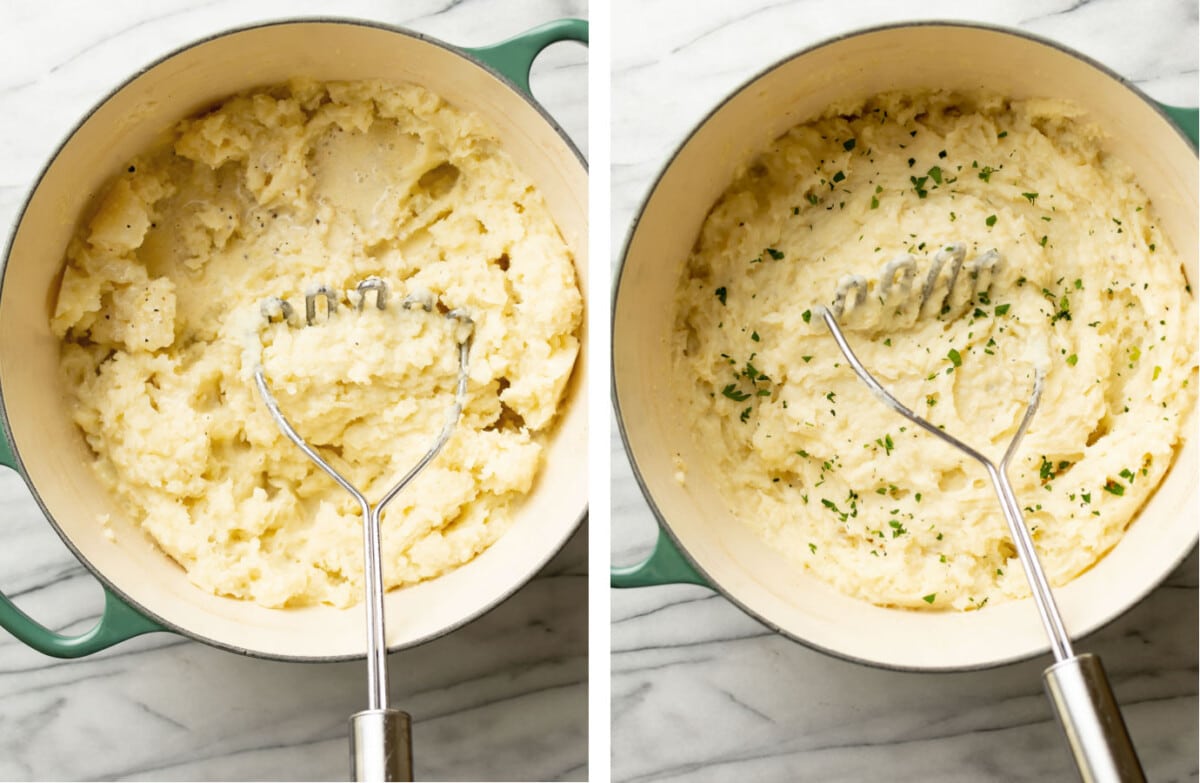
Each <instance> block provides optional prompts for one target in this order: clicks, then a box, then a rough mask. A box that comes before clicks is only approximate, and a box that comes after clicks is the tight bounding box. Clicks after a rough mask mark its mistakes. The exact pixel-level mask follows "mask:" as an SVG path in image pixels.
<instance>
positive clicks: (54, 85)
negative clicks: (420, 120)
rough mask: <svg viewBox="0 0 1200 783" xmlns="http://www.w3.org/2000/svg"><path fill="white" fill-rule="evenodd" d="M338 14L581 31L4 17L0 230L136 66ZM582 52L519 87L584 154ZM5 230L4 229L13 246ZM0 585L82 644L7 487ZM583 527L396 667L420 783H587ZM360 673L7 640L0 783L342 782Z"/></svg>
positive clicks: (577, 1) (179, 13) (64, 12)
mask: <svg viewBox="0 0 1200 783" xmlns="http://www.w3.org/2000/svg"><path fill="white" fill-rule="evenodd" d="M321 15H336V16H343V17H353V18H363V19H369V20H374V21H378V22H385V23H392V24H398V25H402V26H405V27H409V28H411V29H414V30H418V31H420V32H423V33H426V34H429V35H432V36H434V37H437V38H440V39H442V40H444V41H448V42H451V43H454V44H459V45H464V46H477V45H483V44H488V43H494V42H496V41H499V40H502V39H504V38H507V37H508V36H510V35H513V34H516V33H519V32H521V31H523V30H525V29H527V28H529V27H532V26H534V25H535V24H538V23H541V22H543V21H547V20H550V19H555V18H560V17H566V16H586V15H587V5H586V2H584V0H528V1H527V2H522V3H516V4H514V3H509V2H501V1H500V0H453V1H451V0H420V1H418V2H405V3H395V2H383V0H347V1H346V2H340V3H337V4H332V3H328V2H315V1H314V0H295V1H294V0H273V1H271V2H257V1H247V0H239V1H238V2H231V1H229V0H225V1H224V2H213V1H211V0H209V1H207V2H202V1H196V0H169V1H167V2H155V3H146V2H135V1H134V0H113V1H112V2H105V3H74V2H72V3H65V2H49V3H45V2H42V3H36V2H17V3H7V2H6V3H3V4H0V66H2V67H0V223H3V224H4V225H5V226H6V227H7V226H9V225H11V223H12V221H13V220H14V219H15V217H16V214H17V211H18V210H19V208H20V205H21V203H22V201H23V200H24V198H25V196H26V194H27V192H28V190H29V188H30V187H31V186H32V184H33V180H34V178H35V177H36V175H37V173H38V171H39V170H40V168H41V167H42V165H43V164H44V163H45V161H46V160H47V158H48V157H49V156H50V154H51V153H52V151H53V150H54V148H55V147H56V145H57V144H58V143H59V142H60V141H61V139H62V138H63V137H64V136H65V135H66V134H67V133H68V132H69V130H70V129H71V128H72V127H73V125H74V124H75V122H77V121H78V119H79V118H80V117H81V116H82V115H83V113H84V112H85V111H87V110H88V109H90V108H91V107H92V106H93V105H94V104H95V103H97V102H98V101H99V100H100V99H101V98H102V97H103V96H104V95H105V94H106V93H107V92H108V91H109V90H110V89H112V88H113V87H115V86H116V85H117V84H119V83H120V82H122V81H123V80H124V79H125V78H127V77H128V76H129V75H130V74H132V73H133V72H134V71H136V70H137V69H138V68H140V67H142V66H143V65H145V64H147V63H149V62H152V61H153V60H155V59H156V58H158V57H160V56H161V55H163V54H166V53H167V52H169V51H171V50H173V49H175V48H177V47H179V46H181V45H183V44H186V43H188V42H190V41H192V40H194V39H197V38H199V37H202V36H205V35H208V34H212V33H216V32H219V31H222V30H225V29H228V28H230V27H234V26H239V25H244V24H248V23H252V22H257V21H263V20H271V19H279V18H284V17H295V16H321ZM586 62H587V50H586V49H585V48H584V47H581V46H578V45H576V44H567V45H560V46H555V47H552V48H551V49H549V50H547V52H546V53H545V54H544V55H543V56H542V57H540V58H539V59H538V61H537V64H536V65H535V68H534V74H533V78H532V84H533V90H534V93H535V94H536V95H538V97H539V99H541V100H542V102H543V103H544V104H545V105H546V106H547V108H548V110H549V112H550V113H551V115H552V116H554V117H555V118H557V119H558V120H559V122H560V123H561V124H562V125H563V126H564V127H565V128H566V130H567V131H568V132H569V133H570V134H571V136H572V137H573V138H574V139H575V140H576V142H577V144H578V145H579V146H580V148H581V149H583V150H584V151H585V153H586V150H587V90H586V84H587V81H586ZM6 233H7V232H6ZM0 537H2V538H3V541H4V544H3V546H0V589H2V590H4V591H5V592H6V593H7V594H8V595H10V596H13V597H14V599H15V600H16V601H17V602H18V604H19V605H20V606H21V607H22V608H23V609H25V610H26V611H28V612H29V613H30V614H32V615H34V616H35V617H37V618H38V619H40V620H41V621H42V622H44V623H46V624H47V625H49V626H51V627H53V628H55V629H56V630H60V631H63V632H66V633H81V632H83V631H85V630H87V629H88V628H90V627H91V626H92V624H93V623H94V621H95V618H96V617H97V616H98V614H99V610H100V605H101V604H100V599H101V591H100V589H99V587H98V585H97V583H96V582H95V581H94V580H93V579H92V578H91V577H90V575H89V574H88V573H87V572H86V571H85V570H84V569H83V567H81V566H80V565H79V564H78V563H77V562H76V560H75V559H74V558H73V557H72V556H71V554H70V553H69V552H68V550H67V549H66V547H65V546H64V545H63V544H62V542H61V541H60V540H59V539H58V538H57V536H56V535H55V534H54V532H53V531H52V529H51V528H50V526H49V525H47V524H46V522H45V520H44V519H43V518H42V516H41V513H40V512H39V510H38V508H37V507H36V505H35V504H34V503H33V501H32V498H31V497H30V495H29V492H28V490H27V489H26V488H25V485H24V484H23V483H22V481H21V480H20V478H19V477H17V476H16V475H15V474H12V473H10V472H7V471H5V472H3V474H0ZM587 594H588V593H587V525H586V524H585V525H584V526H583V527H581V528H580V530H579V531H577V533H576V534H575V536H574V537H573V538H572V539H571V540H570V542H569V543H568V544H567V545H566V547H565V548H564V549H563V550H562V551H561V552H560V553H559V555H558V556H557V557H556V558H555V559H554V560H553V561H552V562H551V563H550V564H549V565H548V566H546V567H545V568H544V569H543V570H542V571H541V572H540V573H539V575H538V576H537V577H536V578H535V579H534V580H533V581H532V582H530V583H529V584H528V585H527V586H526V587H525V588H523V589H522V590H521V591H519V592H518V593H517V594H516V595H515V596H514V597H513V598H511V599H509V600H508V601H506V602H504V603H503V604H502V605H501V606H500V607H498V608H497V609H495V610H494V611H492V612H490V613H489V614H487V615H486V616H484V617H482V618H481V619H479V620H477V621H476V622H473V623H471V624H469V625H467V626H466V627H464V628H462V629H460V630H458V631H456V632H454V633H452V634H450V635H448V636H446V637H443V638H441V639H438V640H436V641H434V642H431V643H429V644H426V645H424V646H421V647H419V648H416V649H413V650H407V651H404V652H401V653H397V654H393V655H392V656H391V657H390V667H391V673H392V686H393V687H392V693H391V696H392V702H393V704H394V705H396V706H397V707H400V708H402V709H405V710H407V711H409V712H410V713H411V714H412V715H413V719H414V721H415V723H414V728H413V741H414V746H415V753H416V772H417V775H418V776H419V777H420V778H421V779H429V780H494V779H505V780H582V779H585V778H586V777H587V770H588V766H587V762H588V756H587V740H588V735H587V732H588V706H587V672H588V669H587V643H588V626H587ZM366 695H367V689H366V668H365V665H364V664H363V663H362V662H361V661H360V662H351V663H336V664H295V663H278V662H271V661H263V660H256V659H251V658H245V657H241V656H238V655H234V654H231V653H228V652H223V651H220V650H216V649H213V648H210V647H206V646H204V645H202V644H199V643H196V642H192V641H189V640H186V639H183V638H180V637H178V636H173V635H169V634H152V635H150V636H144V637H141V638H139V639H135V640H133V641H131V642H127V643H124V644H121V645H119V646H117V647H116V648H113V649H110V650H108V651H105V652H102V653H99V654H97V655H93V656H91V657H89V658H85V659H81V660H77V661H59V660H54V659H51V658H47V657H44V656H42V655H40V654H39V653H36V652H33V651H32V650H30V649H28V648H26V647H24V646H23V645H21V644H19V643H18V642H16V641H15V640H14V639H13V638H12V637H10V636H9V635H8V634H6V633H4V632H2V631H0V779H5V780H8V779H16V780H22V779H34V780H45V779H68V780H71V779H74V780H89V779H128V780H169V779H185V780H203V779H227V780H237V779H241V780H249V779H284V780H309V779H312V780H322V779H326V780H328V779H333V780H337V779H343V780H344V779H345V778H346V775H347V774H348V749H347V723H346V721H347V718H348V717H349V716H350V714H351V713H353V712H356V711H358V710H359V709H362V708H363V707H364V706H365V700H366Z"/></svg>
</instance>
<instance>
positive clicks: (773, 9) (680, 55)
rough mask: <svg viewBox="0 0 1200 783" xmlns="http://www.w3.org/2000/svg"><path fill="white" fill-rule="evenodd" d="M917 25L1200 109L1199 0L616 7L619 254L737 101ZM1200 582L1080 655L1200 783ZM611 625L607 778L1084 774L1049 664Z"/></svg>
mask: <svg viewBox="0 0 1200 783" xmlns="http://www.w3.org/2000/svg"><path fill="white" fill-rule="evenodd" d="M917 18H944V19H946V18H949V19H955V18H957V19H963V18H969V19H976V20H981V21H988V22H994V23H999V24H1004V25H1009V26H1015V27H1018V28H1021V29H1024V30H1027V31H1030V32H1032V33H1036V34H1039V35H1042V36H1045V37H1049V38H1052V39H1055V40H1057V41H1060V42H1062V43H1064V44H1066V45H1068V46H1071V47H1074V48H1076V49H1078V50H1081V51H1083V52H1085V53H1087V54H1089V55H1091V56H1092V57H1094V58H1096V59H1098V60H1100V61H1101V62H1103V63H1105V64H1107V65H1108V66H1109V67H1110V68H1112V69H1114V70H1116V71H1117V72H1118V73H1120V74H1122V75H1124V76H1126V77H1127V78H1129V79H1131V80H1132V81H1134V82H1135V83H1137V84H1138V85H1139V86H1140V87H1142V88H1143V89H1144V90H1146V91H1147V92H1148V93H1149V94H1150V95H1151V96H1153V97H1155V98H1157V99H1159V100H1163V101H1168V102H1172V103H1175V104H1179V105H1188V106H1195V105H1197V7H1196V4H1195V2H1194V0H1149V1H1144V0H1108V1H1107V2H1106V1H1105V0H1091V1H1090V2H1089V1H1088V0H1010V1H1009V2H1000V1H999V0H993V1H989V2H978V3H963V2H949V1H947V0H901V1H898V0H869V1H859V2H824V1H820V0H810V1H809V2H793V3H785V2H773V1H771V0H749V1H748V2H742V3H726V2H720V0H706V1H704V2H693V1H687V0H659V1H657V2H620V3H618V4H617V5H616V8H615V10H614V14H613V29H614V42H613V48H612V70H613V80H612V126H613V127H612V213H613V220H612V226H611V237H612V243H613V253H614V256H618V255H619V253H620V250H621V247H622V245H623V242H624V239H625V234H626V231H627V230H628V226H629V223H630V221H631V219H632V218H633V216H634V215H635V214H636V210H637V209H638V208H639V206H640V204H641V201H642V199H643V198H644V197H645V194H646V192H647V190H648V188H649V186H650V184H651V182H652V179H653V178H654V177H655V176H656V175H657V173H658V172H659V170H660V169H661V167H662V166H663V165H664V164H665V162H666V160H667V157H668V155H669V154H670V153H671V152H672V151H673V150H674V149H675V147H676V146H677V145H678V144H679V143H680V142H681V141H682V140H683V138H684V136H685V134H686V133H687V132H688V131H690V130H691V128H692V127H694V126H695V125H696V124H697V123H698V122H699V121H700V120H701V119H702V117H703V116H704V115H705V113H706V112H707V111H708V110H709V109H710V108H711V107H712V106H714V105H715V104H716V103H717V102H718V101H720V100H721V99H722V98H723V97H725V96H726V95H727V94H729V93H730V92H732V91H733V90H735V89H736V88H737V87H739V86H740V85H741V84H742V83H744V82H745V81H746V80H748V79H749V78H750V77H752V76H753V75H755V74H757V73H758V72H759V71H760V70H762V69H764V68H766V67H767V66H769V65H770V64H772V63H774V62H775V61H777V60H779V59H781V58H782V57H783V56H785V55H787V54H789V53H791V52H794V51H796V50H797V49H800V48H802V47H805V46H807V45H809V44H811V43H815V42H817V41H819V40H821V39H823V38H826V37H829V36H832V35H835V34H838V33H842V32H846V31H849V30H852V29H855V28H858V27H864V26H869V25H875V24H879V23H883V22H888V21H898V20H905V19H917ZM1014 67H1019V65H1018V64H1014ZM597 228H599V227H597ZM612 437H613V440H612V460H613V467H612V474H613V482H612V484H613V486H612V516H613V520H612V528H613V533H612V536H613V545H612V556H613V561H614V562H616V563H621V564H624V563H632V562H636V561H637V560H638V559H640V558H641V557H643V556H644V555H645V554H646V553H647V551H648V549H649V546H650V544H651V542H652V541H653V539H654V536H655V522H654V518H653V516H652V514H651V512H650V510H649V508H648V507H647V505H646V503H645V501H644V500H643V499H642V496H641V494H640V492H639V491H638V488H637V486H636V484H635V483H634V480H633V477H632V475H631V472H630V469H629V466H628V462H627V461H626V459H625V456H624V452H623V450H622V447H621V444H620V442H619V439H618V437H617V435H616V434H615V431H614V434H613V436H612ZM1196 585H1197V558H1196V555H1195V553H1193V554H1192V556H1191V557H1190V558H1189V559H1188V560H1187V562H1186V563H1184V565H1183V566H1182V567H1181V568H1179V569H1178V570H1177V571H1176V573H1175V574H1174V575H1173V576H1172V577H1171V578H1170V579H1169V580H1168V581H1167V582H1166V584H1165V585H1163V586H1162V587H1160V588H1159V589H1158V590H1157V591H1156V592H1154V593H1153V594H1152V595H1151V596H1150V597H1149V598H1148V599H1147V600H1146V601H1145V602H1143V603H1142V604H1141V605H1139V606H1138V607H1137V608H1136V609H1134V610H1133V611H1131V612H1130V613H1129V614H1127V615H1126V616H1124V617H1122V618H1121V619H1119V620H1118V621H1116V622H1115V623H1113V624H1112V625H1111V626H1109V627H1107V628H1105V629H1104V630H1102V631H1100V632H1098V633H1096V634H1094V635H1092V636H1091V637H1089V638H1088V639H1087V640H1086V642H1085V643H1084V644H1083V645H1081V648H1082V649H1087V650H1091V651H1094V652H1098V653H1100V654H1101V655H1102V657H1103V658H1104V661H1105V664H1106V665H1107V667H1108V669H1109V671H1110V674H1111V676H1112V679H1113V682H1114V687H1115V690H1116V693H1117V696H1118V698H1119V699H1120V701H1121V702H1122V704H1123V706H1124V714H1125V717H1126V720H1127V722H1128V723H1129V727H1130V731H1131V733H1132V735H1133V739H1134V741H1135V743H1136V744H1137V747H1138V749H1139V750H1140V752H1141V755H1142V759H1143V762H1144V764H1145V765H1146V768H1147V772H1148V774H1149V777H1150V779H1151V780H1155V781H1185V780H1196V779H1197V671H1196V665H1197V587H1196ZM612 619H613V625H612V648H613V653H612V655H613V657H612V710H613V724H612V726H613V728H612V747H613V753H612V778H613V780H622V781H651V780H653V781H685V780H686V781H729V780H739V781H799V780H820V781H824V782H826V783H829V782H830V781H854V782H856V783H857V782H859V781H922V783H933V782H935V781H947V782H949V781H1051V780H1064V781H1066V780H1073V779H1074V773H1073V772H1072V771H1071V762H1070V759H1069V757H1068V755H1067V752H1066V750H1065V749H1064V746H1063V743H1062V741H1061V739H1060V736H1059V730H1058V727H1057V726H1056V725H1054V723H1053V718H1052V717H1051V715H1050V712H1049V710H1048V707H1047V704H1046V701H1045V698H1044V697H1043V695H1042V693H1041V683H1040V674H1041V670H1042V668H1044V667H1045V666H1046V665H1047V663H1048V662H1049V656H1046V657H1045V658H1044V659H1039V660H1033V661H1028V662H1025V663H1021V664H1016V665H1012V666H1006V667H1003V668H1000V669H995V670H991V671H986V672H978V673H965V674H942V675H919V674H902V673H894V672H886V671H878V670H875V669H871V668H867V667H864V666H858V665H854V664H850V663H845V662H843V661H840V660H835V659H832V658H830V657H827V656H825V655H822V654H819V653H815V652H812V651H810V650H808V649H806V648H804V647H802V646H800V645H798V644H795V643H793V642H790V641H788V640H787V639H785V638H783V637H781V636H779V635H776V634H773V633H771V632H769V631H767V630H766V629H765V628H764V627H763V626H761V625H760V624H759V623H757V622H756V621H754V620H752V619H750V618H749V617H748V616H746V615H745V614H743V613H742V612H740V611H739V610H738V609H737V608H735V607H734V606H733V605H732V604H730V603H729V602H727V601H726V600H725V599H723V598H721V597H720V596H718V595H714V594H713V593H712V592H710V591H708V590H705V589H702V588H698V587H688V586H682V587H660V588H645V589H637V590H624V591H622V590H618V591H614V593H613V597H612Z"/></svg>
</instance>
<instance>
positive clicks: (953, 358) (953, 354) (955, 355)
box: [946, 348, 962, 367]
mask: <svg viewBox="0 0 1200 783" xmlns="http://www.w3.org/2000/svg"><path fill="white" fill-rule="evenodd" d="M946 358H947V359H949V360H950V363H951V364H953V365H954V366H955V367H962V354H960V353H959V352H958V350H957V349H955V348H951V349H950V352H949V353H947V354H946Z"/></svg>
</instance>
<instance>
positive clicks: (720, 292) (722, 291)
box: [714, 286, 729, 304]
mask: <svg viewBox="0 0 1200 783" xmlns="http://www.w3.org/2000/svg"><path fill="white" fill-rule="evenodd" d="M714 293H716V295H717V299H718V300H720V302H721V304H725V297H726V296H727V295H728V293H729V292H728V290H727V289H726V288H725V286H721V287H720V288H718V289H717V290H716V291H715V292H714Z"/></svg>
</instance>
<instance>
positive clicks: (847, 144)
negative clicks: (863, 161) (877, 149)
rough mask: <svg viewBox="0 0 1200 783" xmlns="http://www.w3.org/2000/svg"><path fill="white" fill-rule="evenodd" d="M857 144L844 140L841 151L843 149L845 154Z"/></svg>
mask: <svg viewBox="0 0 1200 783" xmlns="http://www.w3.org/2000/svg"><path fill="white" fill-rule="evenodd" d="M857 143H858V142H857V141H856V140H854V139H846V140H845V141H844V142H842V149H844V150H845V151H846V152H849V151H850V150H852V149H854V145H855V144H857Z"/></svg>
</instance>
